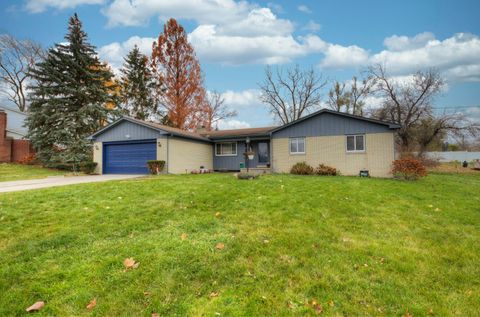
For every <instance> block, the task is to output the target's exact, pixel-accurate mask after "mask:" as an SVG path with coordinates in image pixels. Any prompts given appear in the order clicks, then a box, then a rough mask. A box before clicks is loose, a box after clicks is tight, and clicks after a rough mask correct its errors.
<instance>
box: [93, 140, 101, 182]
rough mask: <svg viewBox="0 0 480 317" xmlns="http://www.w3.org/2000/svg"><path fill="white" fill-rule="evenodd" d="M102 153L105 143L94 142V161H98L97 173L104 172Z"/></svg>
mask: <svg viewBox="0 0 480 317" xmlns="http://www.w3.org/2000/svg"><path fill="white" fill-rule="evenodd" d="M102 154H103V144H102V142H94V143H93V161H94V162H97V167H95V173H96V174H102V173H103V166H102V164H103V160H102Z"/></svg>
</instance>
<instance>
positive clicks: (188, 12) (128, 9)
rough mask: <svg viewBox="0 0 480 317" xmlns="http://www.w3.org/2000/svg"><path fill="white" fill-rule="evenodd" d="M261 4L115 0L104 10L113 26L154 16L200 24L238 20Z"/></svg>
mask: <svg viewBox="0 0 480 317" xmlns="http://www.w3.org/2000/svg"><path fill="white" fill-rule="evenodd" d="M257 8H258V6H256V5H253V4H250V3H248V2H246V1H239V2H236V1H233V0H182V1H172V0H136V1H130V0H114V1H113V2H112V3H111V4H110V5H109V6H108V7H107V8H106V9H105V10H103V13H104V14H105V15H106V16H107V18H108V24H109V25H110V26H117V25H124V26H133V25H143V24H145V23H148V21H149V20H150V19H151V18H152V17H158V18H160V19H161V20H166V19H168V18H170V17H175V18H176V19H186V20H194V21H196V22H197V23H199V24H222V25H227V24H229V23H235V22H238V21H240V20H243V19H244V18H245V17H246V16H247V15H248V13H249V12H251V11H252V10H253V9H257Z"/></svg>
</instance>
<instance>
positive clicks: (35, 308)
mask: <svg viewBox="0 0 480 317" xmlns="http://www.w3.org/2000/svg"><path fill="white" fill-rule="evenodd" d="M44 306H45V302H43V301H39V302H36V303H35V304H33V305H32V306H30V307H28V308H27V309H25V311H27V312H34V311H39V310H40V309H42V308H43V307H44Z"/></svg>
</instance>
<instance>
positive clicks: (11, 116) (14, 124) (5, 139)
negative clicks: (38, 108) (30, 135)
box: [0, 107, 34, 163]
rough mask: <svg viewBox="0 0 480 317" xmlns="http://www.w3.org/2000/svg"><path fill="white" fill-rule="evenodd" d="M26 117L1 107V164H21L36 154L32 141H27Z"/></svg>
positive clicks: (18, 112) (21, 113)
mask: <svg viewBox="0 0 480 317" xmlns="http://www.w3.org/2000/svg"><path fill="white" fill-rule="evenodd" d="M26 117H27V115H26V114H25V113H23V112H20V111H17V110H14V109H11V108H7V107H0V162H7V163H10V162H19V161H21V160H23V159H25V158H26V157H28V156H29V155H31V154H33V153H34V151H33V149H32V145H31V144H30V141H29V140H26V139H25V137H26V135H27V129H26V128H25V127H24V126H23V124H24V122H25V119H26Z"/></svg>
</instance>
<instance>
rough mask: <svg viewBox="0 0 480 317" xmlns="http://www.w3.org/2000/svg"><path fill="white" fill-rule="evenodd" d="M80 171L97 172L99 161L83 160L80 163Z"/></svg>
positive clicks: (86, 172)
mask: <svg viewBox="0 0 480 317" xmlns="http://www.w3.org/2000/svg"><path fill="white" fill-rule="evenodd" d="M79 166H80V171H82V172H84V173H85V174H93V173H94V172H95V168H96V167H97V162H82V163H80V164H79Z"/></svg>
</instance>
